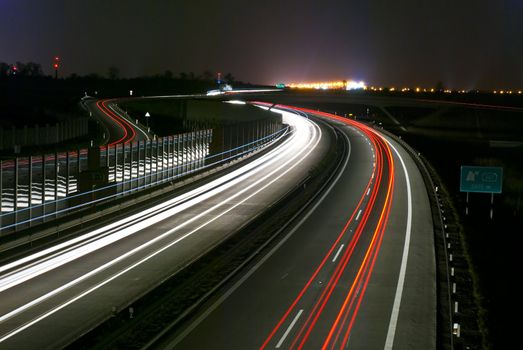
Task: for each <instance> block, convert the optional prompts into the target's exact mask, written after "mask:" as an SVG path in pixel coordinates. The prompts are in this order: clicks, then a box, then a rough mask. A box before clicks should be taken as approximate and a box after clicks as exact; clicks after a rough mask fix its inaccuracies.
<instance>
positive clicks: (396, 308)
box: [384, 140, 412, 350]
mask: <svg viewBox="0 0 523 350" xmlns="http://www.w3.org/2000/svg"><path fill="white" fill-rule="evenodd" d="M387 143H388V144H389V145H390V146H391V147H392V149H394V152H395V153H396V155H397V156H398V158H399V160H400V162H401V166H402V168H403V172H404V173H405V182H406V183H407V228H406V230H405V243H404V245H403V256H402V257H401V267H400V274H399V277H398V285H397V287H396V295H395V296H394V304H393V306H392V314H391V315H390V322H389V329H388V331H387V339H386V341H385V346H384V349H387V350H389V349H392V346H393V345H394V336H395V335H396V326H397V324H398V317H399V313H400V306H401V297H402V295H403V286H404V285H405V274H406V271H407V261H408V259H409V247H410V236H411V230H412V192H411V188H410V178H409V173H408V171H407V167H406V166H405V162H404V161H403V158H402V157H401V155H400V153H399V152H398V150H397V149H396V147H394V146H393V145H392V143H391V142H390V141H389V140H387Z"/></svg>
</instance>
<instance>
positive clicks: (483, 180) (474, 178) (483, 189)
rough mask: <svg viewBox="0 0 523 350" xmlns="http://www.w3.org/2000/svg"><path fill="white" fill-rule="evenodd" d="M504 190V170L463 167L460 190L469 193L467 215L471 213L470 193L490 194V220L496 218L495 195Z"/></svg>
mask: <svg viewBox="0 0 523 350" xmlns="http://www.w3.org/2000/svg"><path fill="white" fill-rule="evenodd" d="M502 188H503V168H501V167H483V166H466V165H464V166H462V167H461V177H460V186H459V189H460V191H461V192H466V193H467V200H466V206H465V215H468V213H469V208H468V206H469V193H470V192H476V193H490V196H491V197H490V219H491V220H492V218H493V217H494V193H501V191H502Z"/></svg>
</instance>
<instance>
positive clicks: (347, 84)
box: [286, 80, 367, 90]
mask: <svg viewBox="0 0 523 350" xmlns="http://www.w3.org/2000/svg"><path fill="white" fill-rule="evenodd" d="M286 86H288V87H289V88H291V89H315V90H362V89H365V88H366V87H367V86H366V85H365V82H363V81H353V80H349V81H347V80H340V81H322V82H314V83H289V84H287V85H286Z"/></svg>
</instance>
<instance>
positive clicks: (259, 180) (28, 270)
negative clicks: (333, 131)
mask: <svg viewBox="0 0 523 350" xmlns="http://www.w3.org/2000/svg"><path fill="white" fill-rule="evenodd" d="M282 113H284V112H282ZM283 120H284V122H285V123H286V124H288V125H290V126H291V130H292V133H291V134H290V135H288V136H287V137H286V138H285V139H284V140H282V141H281V142H280V143H279V144H278V145H275V147H274V148H273V149H271V150H270V151H268V152H267V153H265V154H262V155H260V156H259V157H258V158H256V159H254V160H253V161H251V162H249V163H247V164H245V165H243V166H242V167H240V168H238V169H235V170H232V171H230V172H229V173H227V174H224V175H223V176H222V177H220V178H217V179H215V180H213V181H210V182H208V183H206V184H204V185H202V186H201V187H198V188H196V189H194V190H191V191H189V192H186V193H183V194H181V195H178V196H176V197H174V198H171V199H170V200H167V201H165V202H163V203H161V204H157V205H155V206H154V207H150V208H144V209H143V211H142V212H141V213H138V214H136V215H131V216H129V217H127V218H125V219H121V220H119V221H116V222H113V223H111V224H109V225H106V226H104V227H102V228H100V229H96V230H90V231H86V232H85V233H83V234H82V235H80V236H79V237H78V238H75V239H73V240H69V241H67V242H64V243H63V244H60V245H55V246H53V247H50V248H48V249H45V250H43V251H41V252H39V253H35V254H32V255H30V256H27V257H25V258H24V259H19V260H16V261H14V262H12V263H10V264H7V265H3V266H1V267H0V300H2V302H1V303H0V348H5V349H13V348H17V349H44V348H50V349H55V348H60V347H63V346H65V345H67V344H68V343H70V342H71V341H73V340H75V339H76V338H77V337H78V336H80V335H82V334H83V333H85V332H86V331H88V330H89V329H91V328H92V327H94V326H95V325H97V324H99V323H100V322H102V321H103V320H105V319H107V318H108V317H110V316H111V314H112V312H113V310H116V311H119V310H122V309H124V308H126V307H127V306H128V305H129V304H130V303H131V302H132V301H133V300H136V299H137V298H138V297H140V296H141V295H143V294H144V293H146V292H147V291H148V290H150V289H152V288H154V287H155V286H156V285H158V284H159V283H161V282H162V281H163V280H164V279H166V278H168V277H169V276H171V275H172V274H174V273H175V272H177V271H179V270H180V269H182V268H183V267H184V266H186V265H187V264H188V263H189V262H191V261H192V260H194V259H196V258H197V257H198V256H200V255H201V254H203V253H204V252H206V251H208V250H209V249H211V248H212V247H214V246H215V245H216V244H218V243H219V242H221V241H223V240H224V239H225V238H226V237H228V235H230V234H231V233H232V232H235V231H236V230H237V229H239V228H240V227H241V226H243V225H244V224H245V223H246V222H248V221H249V220H251V219H252V218H254V217H256V216H257V215H259V214H260V213H261V212H263V211H264V210H265V208H267V206H269V205H271V204H273V203H274V202H275V201H277V200H278V199H279V198H281V197H282V196H283V195H284V194H285V193H287V192H288V191H289V190H290V189H293V188H294V187H295V186H296V183H300V182H301V181H302V180H303V179H304V178H305V177H306V176H307V174H308V171H309V169H311V168H312V167H313V166H314V165H315V164H317V163H318V161H319V159H321V157H323V155H324V154H325V152H326V151H327V149H328V144H329V142H327V140H328V137H329V136H327V135H325V134H324V133H325V130H323V129H322V128H320V127H318V125H316V124H315V123H313V122H312V121H310V120H307V119H305V118H302V117H299V116H297V115H295V114H291V113H284V115H283ZM331 137H332V136H331Z"/></svg>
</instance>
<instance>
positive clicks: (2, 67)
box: [0, 62, 11, 78]
mask: <svg viewBox="0 0 523 350" xmlns="http://www.w3.org/2000/svg"><path fill="white" fill-rule="evenodd" d="M10 68H11V67H10V66H9V65H8V64H7V63H5V62H0V78H4V77H7V76H8V75H9V69H10Z"/></svg>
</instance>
